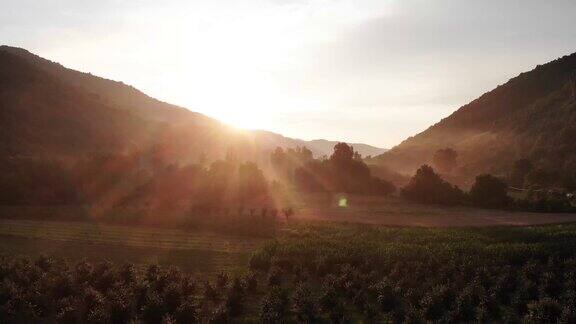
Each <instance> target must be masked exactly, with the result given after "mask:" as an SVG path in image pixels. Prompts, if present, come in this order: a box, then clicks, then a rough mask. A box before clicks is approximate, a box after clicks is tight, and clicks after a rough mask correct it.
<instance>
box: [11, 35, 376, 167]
mask: <svg viewBox="0 0 576 324" xmlns="http://www.w3.org/2000/svg"><path fill="white" fill-rule="evenodd" d="M0 126H1V128H0V153H3V154H7V155H9V156H13V155H16V156H39V155H41V156H50V157H58V158H62V157H64V158H74V157H78V156H79V155H82V154H84V153H87V152H101V151H113V152H118V151H131V150H141V151H142V150H148V149H152V148H154V147H158V146H161V147H162V151H163V153H165V154H166V155H167V158H169V159H173V160H174V161H175V162H177V163H186V162H190V161H194V160H196V159H198V158H199V157H200V156H205V157H206V158H208V159H209V160H211V159H217V158H222V157H224V156H225V155H226V153H227V152H228V151H229V150H230V149H233V150H234V153H235V154H236V155H237V157H238V158H241V159H244V158H245V159H252V160H254V159H256V160H257V159H267V154H268V152H269V151H271V150H273V149H274V148H275V147H276V146H281V147H295V146H298V145H300V146H302V145H306V146H309V148H310V149H311V150H312V151H313V153H314V155H316V156H322V155H325V154H326V148H325V147H322V148H316V147H315V145H311V144H312V143H310V144H309V142H307V141H302V140H299V139H293V138H288V137H284V136H282V135H279V134H275V133H272V132H264V131H238V130H235V129H233V128H231V127H228V126H226V125H224V124H222V123H220V122H219V121H217V120H215V119H212V118H209V117H207V116H205V115H202V114H199V113H196V112H192V111H190V110H188V109H185V108H182V107H178V106H175V105H171V104H168V103H165V102H161V101H159V100H156V99H154V98H151V97H149V96H147V95H146V94H144V93H142V92H141V91H139V90H137V89H135V88H133V87H131V86H129V85H126V84H124V83H122V82H117V81H112V80H108V79H104V78H100V77H97V76H94V75H92V74H90V73H82V72H78V71H75V70H72V69H68V68H65V67H64V66H62V65H60V64H58V63H55V62H51V61H49V60H46V59H43V58H41V57H39V56H37V55H34V54H32V53H30V52H28V51H26V50H24V49H20V48H15V47H9V46H0ZM335 143H336V142H328V145H330V146H333V145H334V144H335ZM358 150H359V152H360V153H361V154H363V155H368V154H373V153H372V152H374V151H375V150H379V149H378V148H373V147H370V146H364V145H358Z"/></svg>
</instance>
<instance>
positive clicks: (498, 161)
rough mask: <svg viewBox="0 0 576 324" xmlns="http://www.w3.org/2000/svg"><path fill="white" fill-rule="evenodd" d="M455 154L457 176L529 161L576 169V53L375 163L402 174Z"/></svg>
mask: <svg viewBox="0 0 576 324" xmlns="http://www.w3.org/2000/svg"><path fill="white" fill-rule="evenodd" d="M446 147H450V148H453V149H455V150H456V151H457V152H458V164H459V167H458V169H457V171H456V172H457V173H459V174H461V175H463V176H466V177H473V176H475V175H477V174H479V173H483V172H491V173H495V174H501V175H503V174H506V173H507V172H508V171H509V169H510V167H511V165H512V164H513V162H514V161H515V160H517V159H520V158H528V159H530V160H531V161H532V162H533V163H534V164H536V165H537V166H540V167H543V168H546V169H549V170H555V171H556V172H571V173H573V172H574V171H575V170H576V53H574V54H571V55H568V56H564V57H562V58H560V59H557V60H554V61H552V62H550V63H547V64H544V65H539V66H537V67H536V68H535V69H533V70H532V71H530V72H525V73H522V74H520V75H519V76H517V77H515V78H512V79H511V80H510V81H508V82H507V83H505V84H504V85H500V86H498V87H497V88H496V89H494V90H492V91H490V92H488V93H485V94H483V95H482V96H480V97H479V98H478V99H476V100H474V101H472V102H470V103H469V104H467V105H464V106H463V107H461V108H460V109H458V110H457V111H456V112H454V113H453V114H451V115H450V116H448V117H447V118H444V119H442V120H441V121H440V122H439V123H437V124H435V125H433V126H431V127H430V128H428V129H427V130H425V131H423V132H422V133H419V134H417V135H415V136H413V137H410V138H408V139H406V140H405V141H403V142H402V143H401V144H399V145H398V146H396V147H394V148H392V149H391V150H389V151H387V152H386V153H384V154H382V155H380V156H378V157H377V159H375V160H376V161H377V162H376V163H377V164H379V165H381V166H385V167H388V168H391V169H394V170H398V171H401V172H404V173H412V172H414V171H415V170H416V168H418V167H419V166H420V165H422V164H424V163H431V160H432V156H433V154H434V152H435V151H436V150H438V149H441V148H446Z"/></svg>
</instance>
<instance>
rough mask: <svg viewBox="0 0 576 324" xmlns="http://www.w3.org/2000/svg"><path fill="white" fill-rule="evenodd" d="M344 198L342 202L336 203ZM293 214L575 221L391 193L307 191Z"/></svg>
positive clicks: (369, 219) (414, 222)
mask: <svg viewBox="0 0 576 324" xmlns="http://www.w3.org/2000/svg"><path fill="white" fill-rule="evenodd" d="M341 199H345V200H346V203H345V206H341V205H340V204H339V202H340V200H341ZM297 201H299V202H300V203H299V204H296V206H297V208H296V210H297V213H296V215H295V217H296V218H299V219H304V220H329V221H336V222H350V223H367V224H382V225H391V226H419V227H467V226H500V225H514V226H526V225H537V224H552V223H568V222H576V214H567V213H565V214H562V213H531V212H516V211H503V210H490V209H479V208H472V207H443V206H434V205H422V204H417V203H411V202H407V201H405V200H401V199H398V198H391V197H370V196H358V195H347V196H338V195H336V196H328V195H308V196H306V197H301V198H299V200H297Z"/></svg>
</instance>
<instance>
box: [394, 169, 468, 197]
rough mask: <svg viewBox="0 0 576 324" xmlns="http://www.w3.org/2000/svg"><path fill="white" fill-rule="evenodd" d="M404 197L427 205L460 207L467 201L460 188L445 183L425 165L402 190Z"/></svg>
mask: <svg viewBox="0 0 576 324" xmlns="http://www.w3.org/2000/svg"><path fill="white" fill-rule="evenodd" d="M401 195H402V197H404V198H406V199H408V200H412V201H416V202H419V203H425V204H440V205H459V204H462V203H463V202H464V200H465V196H464V193H463V192H462V190H460V189H459V188H458V187H456V186H453V185H452V184H450V183H448V182H446V181H444V180H443V179H442V178H441V177H440V176H439V175H438V174H436V173H435V172H434V170H433V169H432V168H431V167H430V166H428V165H423V166H421V167H420V169H418V171H416V175H414V177H413V178H412V179H410V182H409V183H408V185H406V187H404V188H402V191H401Z"/></svg>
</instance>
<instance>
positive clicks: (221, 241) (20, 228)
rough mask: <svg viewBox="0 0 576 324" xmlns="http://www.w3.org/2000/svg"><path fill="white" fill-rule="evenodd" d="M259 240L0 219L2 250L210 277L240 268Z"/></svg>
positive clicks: (258, 244) (157, 230) (258, 245)
mask: <svg viewBox="0 0 576 324" xmlns="http://www.w3.org/2000/svg"><path fill="white" fill-rule="evenodd" d="M263 242H264V240H262V239H257V238H248V237H235V236H229V235H221V234H214V233H206V232H199V231H179V230H175V229H166V228H148V227H129V226H111V225H101V224H94V223H92V224H91V223H86V222H60V221H37V220H15V219H0V253H4V254H18V255H30V256H35V255H39V254H47V255H54V256H57V257H65V258H67V259H71V260H78V259H87V260H94V261H101V260H111V261H114V262H117V263H124V262H131V263H136V264H149V263H158V264H165V265H168V264H170V265H175V266H178V267H180V268H181V269H183V270H185V271H189V272H195V273H202V274H209V275H213V274H216V273H218V272H221V271H236V270H238V269H242V268H244V267H245V266H246V264H247V261H248V258H249V255H250V253H251V252H252V251H254V250H256V249H257V248H259V247H260V246H261V245H262V244H263Z"/></svg>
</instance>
